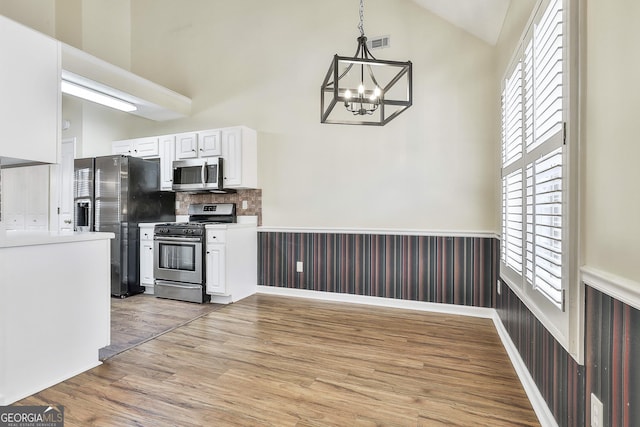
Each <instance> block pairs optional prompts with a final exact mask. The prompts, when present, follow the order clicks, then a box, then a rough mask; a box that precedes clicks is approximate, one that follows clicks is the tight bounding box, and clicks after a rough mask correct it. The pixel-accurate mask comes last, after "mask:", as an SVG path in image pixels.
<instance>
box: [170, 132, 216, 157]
mask: <svg viewBox="0 0 640 427" xmlns="http://www.w3.org/2000/svg"><path fill="white" fill-rule="evenodd" d="M175 138H176V159H177V160H181V159H195V158H198V157H215V156H219V155H220V154H221V153H222V149H221V146H220V130H215V129H214V130H207V131H202V132H189V133H181V134H178V135H176V136H175Z"/></svg>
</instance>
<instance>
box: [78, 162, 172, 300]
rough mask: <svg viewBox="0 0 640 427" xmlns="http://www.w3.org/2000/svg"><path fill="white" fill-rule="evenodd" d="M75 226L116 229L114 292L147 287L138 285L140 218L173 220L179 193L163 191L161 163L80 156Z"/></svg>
mask: <svg viewBox="0 0 640 427" xmlns="http://www.w3.org/2000/svg"><path fill="white" fill-rule="evenodd" d="M74 168H75V170H74V174H75V179H74V210H75V212H74V217H75V220H76V223H75V229H76V231H100V232H111V233H114V234H115V239H114V240H112V241H111V294H112V295H113V296H116V297H121V298H124V297H126V296H129V295H133V294H136V293H140V292H144V287H143V286H141V285H140V274H139V270H138V268H139V263H140V244H139V238H140V232H139V228H138V223H140V222H158V221H174V220H175V193H173V192H161V191H159V189H160V165H159V164H158V163H157V162H153V161H149V160H143V159H139V158H137V157H129V156H121V155H113V156H103V157H96V158H86V159H76V160H75V164H74Z"/></svg>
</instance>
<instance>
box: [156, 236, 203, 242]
mask: <svg viewBox="0 0 640 427" xmlns="http://www.w3.org/2000/svg"><path fill="white" fill-rule="evenodd" d="M153 240H156V241H158V242H161V241H162V242H202V238H201V237H169V236H161V237H158V236H153Z"/></svg>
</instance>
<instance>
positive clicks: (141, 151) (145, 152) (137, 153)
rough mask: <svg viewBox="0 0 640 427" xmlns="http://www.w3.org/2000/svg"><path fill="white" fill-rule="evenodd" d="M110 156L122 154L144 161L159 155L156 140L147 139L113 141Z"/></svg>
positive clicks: (153, 138) (155, 138) (152, 138)
mask: <svg viewBox="0 0 640 427" xmlns="http://www.w3.org/2000/svg"><path fill="white" fill-rule="evenodd" d="M111 154H122V155H125V156H133V157H142V158H145V159H149V158H157V157H159V155H160V150H159V145H158V138H157V137H149V138H135V139H125V140H122V141H115V142H113V143H112V145H111Z"/></svg>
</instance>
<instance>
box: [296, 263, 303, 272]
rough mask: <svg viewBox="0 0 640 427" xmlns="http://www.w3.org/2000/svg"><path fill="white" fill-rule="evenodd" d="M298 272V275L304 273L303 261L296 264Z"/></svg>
mask: <svg viewBox="0 0 640 427" xmlns="http://www.w3.org/2000/svg"><path fill="white" fill-rule="evenodd" d="M296 271H297V272H298V273H302V272H303V271H304V264H303V263H302V261H298V262H296Z"/></svg>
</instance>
